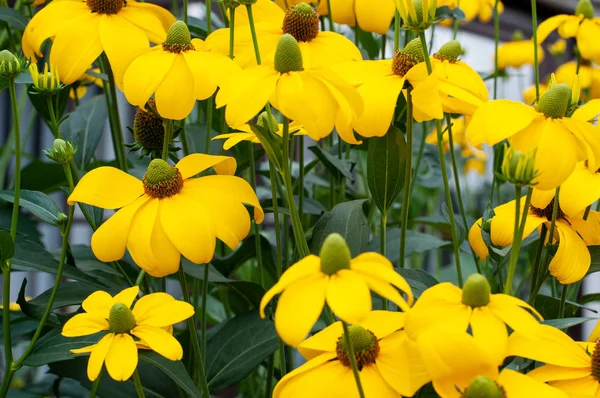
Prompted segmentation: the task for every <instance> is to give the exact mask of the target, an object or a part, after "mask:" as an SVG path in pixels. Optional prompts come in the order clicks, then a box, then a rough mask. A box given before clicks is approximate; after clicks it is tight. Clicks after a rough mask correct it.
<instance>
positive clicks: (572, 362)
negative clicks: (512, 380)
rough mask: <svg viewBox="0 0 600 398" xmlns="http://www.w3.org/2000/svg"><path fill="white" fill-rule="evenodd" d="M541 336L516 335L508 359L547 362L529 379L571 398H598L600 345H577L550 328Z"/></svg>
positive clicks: (566, 336) (577, 343)
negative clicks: (521, 358)
mask: <svg viewBox="0 0 600 398" xmlns="http://www.w3.org/2000/svg"><path fill="white" fill-rule="evenodd" d="M542 328H543V329H542V333H540V335H539V336H525V335H522V334H521V333H516V332H515V333H513V334H512V335H511V336H510V339H509V348H508V353H509V354H508V355H514V353H515V352H518V355H519V356H522V357H525V358H529V359H533V360H535V361H539V362H545V363H546V365H543V366H540V367H539V368H537V369H534V370H533V371H531V372H529V373H528V374H527V375H528V376H529V377H531V378H533V379H536V380H539V381H541V382H548V384H550V385H551V386H553V387H555V388H557V389H559V390H561V391H564V392H565V393H567V394H568V395H569V396H570V397H597V396H598V394H599V393H600V383H599V382H598V375H599V374H600V361H599V359H600V343H598V342H596V341H592V342H590V341H588V342H575V341H573V339H571V338H570V337H569V336H568V335H567V334H565V333H563V332H562V331H560V330H558V329H556V328H554V327H552V326H548V325H543V326H542Z"/></svg>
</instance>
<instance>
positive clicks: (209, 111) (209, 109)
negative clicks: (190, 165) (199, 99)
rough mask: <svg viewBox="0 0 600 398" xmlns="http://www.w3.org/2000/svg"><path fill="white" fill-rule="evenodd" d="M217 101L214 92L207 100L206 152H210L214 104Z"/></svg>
mask: <svg viewBox="0 0 600 398" xmlns="http://www.w3.org/2000/svg"><path fill="white" fill-rule="evenodd" d="M214 101H215V96H214V94H213V95H211V96H210V97H208V100H207V101H206V142H205V147H204V152H206V154H210V138H211V135H212V119H213V104H214Z"/></svg>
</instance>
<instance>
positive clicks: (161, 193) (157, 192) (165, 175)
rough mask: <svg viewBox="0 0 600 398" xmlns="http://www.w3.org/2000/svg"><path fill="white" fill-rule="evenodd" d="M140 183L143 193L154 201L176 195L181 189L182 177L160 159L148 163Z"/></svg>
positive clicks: (176, 170)
mask: <svg viewBox="0 0 600 398" xmlns="http://www.w3.org/2000/svg"><path fill="white" fill-rule="evenodd" d="M142 182H143V183H144V192H146V194H147V195H149V196H151V197H153V198H155V199H162V198H168V197H169V196H173V195H176V194H178V193H179V191H181V188H183V177H182V176H181V173H180V172H179V169H178V168H177V167H174V166H171V165H170V164H168V163H167V162H165V161H164V160H162V159H154V160H152V161H151V162H150V164H149V165H148V169H147V170H146V174H144V178H142Z"/></svg>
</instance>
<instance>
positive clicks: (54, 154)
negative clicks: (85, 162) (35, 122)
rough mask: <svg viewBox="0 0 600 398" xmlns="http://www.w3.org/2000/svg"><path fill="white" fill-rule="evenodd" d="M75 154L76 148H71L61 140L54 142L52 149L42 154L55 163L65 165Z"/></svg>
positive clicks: (67, 142) (66, 142)
mask: <svg viewBox="0 0 600 398" xmlns="http://www.w3.org/2000/svg"><path fill="white" fill-rule="evenodd" d="M75 152H77V148H73V145H71V143H70V142H69V141H65V140H63V139H61V138H57V139H55V140H54V143H53V144H52V147H51V148H50V149H48V150H44V154H45V155H46V156H47V157H48V158H49V159H52V160H54V161H55V162H57V163H62V164H66V163H69V162H70V161H71V159H73V155H75Z"/></svg>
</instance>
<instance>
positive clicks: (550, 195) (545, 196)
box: [531, 188, 562, 209]
mask: <svg viewBox="0 0 600 398" xmlns="http://www.w3.org/2000/svg"><path fill="white" fill-rule="evenodd" d="M555 194H556V190H555V189H549V190H547V191H542V190H541V189H535V188H534V189H533V195H531V205H532V206H533V207H537V208H538V209H545V208H546V207H548V205H549V204H550V202H552V199H554V196H555ZM560 207H561V209H562V202H561V206H560Z"/></svg>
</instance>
